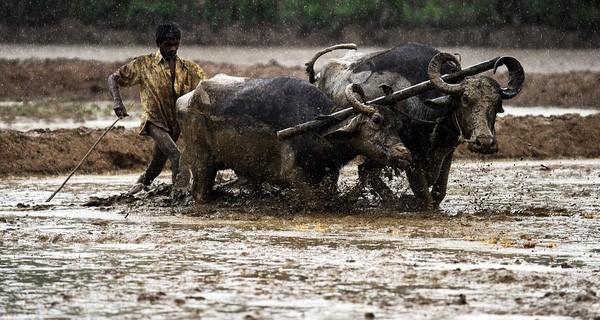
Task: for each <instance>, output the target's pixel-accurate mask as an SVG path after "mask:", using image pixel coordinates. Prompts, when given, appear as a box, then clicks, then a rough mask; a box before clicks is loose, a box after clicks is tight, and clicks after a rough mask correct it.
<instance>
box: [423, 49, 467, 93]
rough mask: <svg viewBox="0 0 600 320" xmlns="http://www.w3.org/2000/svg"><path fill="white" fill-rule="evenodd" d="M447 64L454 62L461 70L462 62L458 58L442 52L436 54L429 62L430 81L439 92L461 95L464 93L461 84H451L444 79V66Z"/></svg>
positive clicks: (428, 73)
mask: <svg viewBox="0 0 600 320" xmlns="http://www.w3.org/2000/svg"><path fill="white" fill-rule="evenodd" d="M446 62H453V63H454V64H455V65H456V68H457V69H458V70H460V61H459V60H458V58H457V57H456V56H455V55H453V54H451V53H448V52H440V53H438V54H436V55H435V56H434V57H433V58H432V59H431V61H430V62H429V67H427V75H428V76H429V80H430V81H431V83H432V84H433V86H434V87H436V88H437V89H438V90H440V91H442V92H443V93H447V94H450V95H455V94H460V93H462V91H463V88H462V86H461V84H460V83H459V84H450V83H447V82H445V81H444V80H443V79H442V66H444V63H446Z"/></svg>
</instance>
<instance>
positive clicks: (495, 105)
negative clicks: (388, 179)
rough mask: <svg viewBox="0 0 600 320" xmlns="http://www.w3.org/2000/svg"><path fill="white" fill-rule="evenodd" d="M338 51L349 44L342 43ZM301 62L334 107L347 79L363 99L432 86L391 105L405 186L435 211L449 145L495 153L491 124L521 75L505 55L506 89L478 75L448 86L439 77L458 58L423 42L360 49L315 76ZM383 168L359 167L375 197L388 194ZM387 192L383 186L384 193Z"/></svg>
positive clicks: (424, 206) (445, 176)
mask: <svg viewBox="0 0 600 320" xmlns="http://www.w3.org/2000/svg"><path fill="white" fill-rule="evenodd" d="M337 48H352V46H348V45H341V46H337V47H332V48H329V49H327V50H324V51H323V52H328V51H331V50H333V49H337ZM319 55H321V53H319V54H317V55H316V56H315V57H314V58H313V59H312V60H311V61H310V62H309V63H307V73H308V74H309V79H310V81H311V82H312V83H315V85H316V86H317V87H318V88H319V89H320V90H322V91H323V92H324V93H325V94H327V95H328V96H329V97H331V98H332V99H333V101H334V102H335V103H337V104H339V105H342V106H346V105H347V104H348V102H347V101H346V100H345V99H344V98H343V96H342V94H343V90H342V88H344V87H345V86H347V85H348V84H351V83H353V84H357V85H360V86H361V87H362V88H363V89H364V92H365V95H366V98H367V99H373V98H376V97H379V96H382V95H383V94H389V93H390V92H392V91H396V90H399V89H403V88H406V87H409V86H411V85H414V84H418V83H421V82H423V81H427V80H431V81H432V83H433V85H434V87H435V89H436V90H430V91H427V92H424V93H421V94H419V95H417V96H413V97H411V98H408V99H406V100H402V101H400V102H398V103H396V105H395V106H394V108H396V109H397V110H398V111H400V112H402V113H403V114H404V115H405V117H404V118H403V119H402V123H401V124H399V125H398V126H397V127H398V130H399V131H400V132H401V136H402V141H403V142H404V144H405V145H406V147H407V148H408V149H409V150H410V152H411V155H412V158H413V163H412V164H411V166H410V167H409V169H408V170H406V175H407V178H408V181H409V184H410V187H411V189H412V191H413V193H414V195H415V197H416V200H417V201H416V202H417V206H418V208H420V209H431V208H437V207H438V206H439V204H440V202H441V201H442V200H443V199H444V197H445V196H446V188H447V183H448V173H449V171H450V166H451V163H452V156H453V153H454V150H455V149H456V148H457V147H458V145H459V144H461V143H468V149H469V150H470V151H472V152H477V153H484V154H485V153H493V152H496V151H497V150H498V144H497V139H496V132H495V130H494V124H495V121H496V114H497V113H499V112H503V108H502V101H503V100H507V99H511V98H513V97H515V96H516V95H517V94H518V93H519V91H520V90H521V88H522V86H523V82H524V79H525V76H524V71H523V68H522V66H521V64H520V63H519V62H518V61H517V60H516V59H514V58H511V57H503V58H500V59H498V60H497V61H496V65H495V66H494V72H495V71H496V68H498V67H500V66H502V65H505V66H506V67H507V69H508V72H509V82H508V86H507V87H505V88H503V87H501V86H500V85H499V84H498V82H497V81H496V80H494V79H492V78H490V77H487V76H483V75H475V76H469V77H467V78H465V79H463V80H462V81H460V82H459V83H446V82H444V80H443V79H442V75H443V74H446V73H449V72H451V71H452V70H453V69H454V70H457V69H460V63H459V61H458V59H457V58H456V56H454V55H452V54H449V53H441V52H440V51H438V50H436V49H434V48H431V47H428V46H425V45H421V44H415V43H409V44H406V45H402V46H398V47H395V48H393V49H390V50H387V51H382V52H375V53H371V54H363V53H360V52H357V51H355V50H352V51H350V52H349V53H348V54H347V55H346V56H344V57H342V58H339V59H330V60H328V61H327V63H326V64H325V65H324V66H323V67H322V69H321V71H320V72H319V74H318V75H315V71H314V67H313V65H314V63H315V61H316V60H317V59H318V57H319ZM380 172H381V167H380V166H378V165H376V164H372V163H365V165H363V166H362V167H361V168H360V170H359V174H360V175H361V179H360V180H361V182H362V183H371V184H372V185H373V186H374V187H376V188H378V189H379V190H377V192H378V193H380V194H388V195H389V194H390V193H391V191H389V188H387V186H386V185H385V184H384V183H383V181H382V180H381V178H380ZM386 189H387V190H386Z"/></svg>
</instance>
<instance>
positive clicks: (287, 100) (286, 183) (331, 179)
mask: <svg viewBox="0 0 600 320" xmlns="http://www.w3.org/2000/svg"><path fill="white" fill-rule="evenodd" d="M352 89H355V88H354V87H352V86H350V87H348V88H347V90H345V91H347V96H348V99H350V100H351V101H352V103H351V104H352V105H354V106H355V107H356V108H357V110H359V112H360V113H359V114H358V115H357V116H355V117H352V118H351V119H347V120H346V121H343V122H342V123H338V124H336V125H334V126H333V127H330V128H327V129H324V130H321V131H318V132H313V133H310V134H306V135H302V136H298V137H295V138H292V139H288V140H284V141H282V140H280V139H278V138H277V135H276V132H277V131H278V130H281V129H284V128H287V127H290V126H293V125H296V124H298V123H301V122H306V121H309V120H313V119H314V118H316V117H319V116H322V115H327V114H330V113H331V112H334V111H336V110H339V109H340V108H339V107H338V106H337V105H336V104H334V103H333V101H331V99H329V98H328V97H327V96H326V95H325V94H323V93H322V92H321V91H320V90H318V89H317V88H315V87H314V86H313V85H311V84H309V83H308V82H306V81H302V80H300V79H295V78H289V77H277V78H272V79H249V78H238V77H230V76H226V75H218V76H215V77H214V78H212V79H209V80H206V81H202V82H201V83H200V84H199V85H198V87H197V88H196V89H195V90H194V91H192V92H190V93H188V94H187V95H185V96H182V97H181V98H179V99H178V101H177V111H178V114H179V120H180V123H181V127H182V135H183V137H184V140H185V144H186V149H185V151H184V152H185V153H186V156H187V157H188V161H189V163H190V169H191V171H192V176H193V183H192V195H193V197H194V199H195V200H196V202H198V203H203V202H207V201H210V200H211V198H212V194H211V193H212V191H213V190H212V189H213V186H214V180H215V176H216V174H217V171H218V170H222V169H232V170H233V171H234V172H235V173H236V174H237V175H239V176H243V177H244V178H246V179H248V180H249V181H251V182H258V183H261V182H270V183H273V184H277V185H280V186H283V187H289V188H295V189H297V190H298V193H299V195H300V197H310V195H311V194H313V193H315V191H316V190H315V189H316V188H320V189H323V188H324V189H325V190H332V189H335V188H336V186H337V185H336V182H337V178H338V175H339V171H340V168H341V167H342V166H343V165H345V164H346V163H347V162H348V161H349V160H351V159H353V158H355V157H356V156H357V155H359V154H362V155H365V156H366V157H369V158H370V159H372V160H373V161H374V162H375V163H379V164H382V165H393V166H401V167H405V166H407V165H408V160H409V159H410V153H409V152H408V150H407V149H406V148H405V147H404V145H403V144H402V142H401V139H400V136H399V134H398V132H397V130H395V128H394V124H395V123H396V122H397V121H399V120H398V119H396V118H397V117H398V114H397V113H396V112H395V110H393V109H391V108H377V109H375V108H372V107H368V106H365V105H364V104H362V103H361V101H360V100H359V99H360V96H358V95H357V93H355V92H354V90H352ZM356 91H358V93H360V90H356ZM334 192H336V191H335V190H334Z"/></svg>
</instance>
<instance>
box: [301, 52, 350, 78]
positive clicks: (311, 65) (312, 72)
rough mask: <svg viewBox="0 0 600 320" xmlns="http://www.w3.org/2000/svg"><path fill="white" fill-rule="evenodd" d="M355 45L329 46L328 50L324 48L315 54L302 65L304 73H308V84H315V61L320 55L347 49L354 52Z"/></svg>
mask: <svg viewBox="0 0 600 320" xmlns="http://www.w3.org/2000/svg"><path fill="white" fill-rule="evenodd" d="M356 48H357V47H356V45H355V44H354V43H342V44H336V45H335V46H331V47H328V48H325V49H323V50H321V51H319V52H317V53H316V54H315V55H314V56H313V57H312V59H310V61H308V62H307V63H305V64H304V65H305V66H306V73H308V82H310V83H315V69H314V68H315V62H317V59H319V58H320V57H321V56H322V55H324V54H326V53H329V52H331V51H334V50H339V49H348V50H356Z"/></svg>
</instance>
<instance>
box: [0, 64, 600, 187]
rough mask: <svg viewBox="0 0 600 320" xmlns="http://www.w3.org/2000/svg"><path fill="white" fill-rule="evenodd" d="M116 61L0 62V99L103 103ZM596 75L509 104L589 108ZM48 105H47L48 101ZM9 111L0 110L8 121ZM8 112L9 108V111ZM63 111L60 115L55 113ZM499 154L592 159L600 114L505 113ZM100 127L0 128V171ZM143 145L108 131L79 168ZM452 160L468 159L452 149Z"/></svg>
mask: <svg viewBox="0 0 600 320" xmlns="http://www.w3.org/2000/svg"><path fill="white" fill-rule="evenodd" d="M200 63H201V65H202V66H203V67H204V68H205V70H206V72H207V73H208V74H209V75H211V76H212V75H215V74H217V73H220V72H222V73H227V74H231V75H239V76H247V77H273V76H278V75H291V76H294V77H298V78H302V79H305V74H304V72H303V70H302V69H301V68H286V67H283V66H280V65H278V64H276V63H273V64H268V65H254V66H241V65H233V64H215V63H205V62H202V61H200ZM121 64H122V63H121V62H119V63H106V62H99V61H82V60H33V59H30V60H22V61H9V60H0V72H2V74H4V75H5V76H4V77H1V78H0V88H1V90H0V101H2V100H3V101H32V100H40V99H51V100H53V101H55V102H54V104H60V103H62V102H64V101H82V102H84V101H97V100H109V96H108V93H107V90H106V77H107V75H108V74H110V73H111V72H112V71H113V70H115V69H116V68H117V67H118V66H119V65H121ZM598 83H600V73H595V72H570V73H560V74H527V78H526V83H525V87H524V89H523V91H522V92H521V94H520V95H519V96H517V98H515V99H513V100H511V101H510V103H511V105H527V106H565V107H581V106H586V107H594V108H599V109H600V90H596V88H595V86H596V85H597V84H598ZM122 93H123V96H124V98H125V99H128V100H129V99H132V100H133V99H138V97H137V95H138V93H137V90H135V89H125V90H123V92H122ZM49 107H52V103H50V104H49ZM10 108H18V107H3V108H2V109H0V111H1V112H2V114H0V115H1V116H3V117H8V118H10V113H11V112H12V111H11V109H10ZM13 111H14V110H13ZM63 116H64V115H63ZM497 129H498V135H499V139H500V146H501V147H500V152H499V153H498V154H496V155H492V156H489V157H491V158H517V159H518V158H533V159H545V158H595V157H600V145H598V144H597V143H595V142H594V141H595V140H594V139H593V138H592V137H598V136H600V115H595V116H589V117H580V116H560V117H550V118H543V117H506V118H500V119H499V121H498V127H497ZM100 134H101V131H100V130H92V129H75V130H56V131H50V130H34V131H30V132H25V133H23V132H17V131H11V130H2V131H0V158H1V159H2V160H3V161H2V162H0V176H7V175H28V174H57V173H65V172H69V171H70V170H71V169H72V168H74V167H75V166H76V165H77V164H78V163H79V160H80V159H81V158H82V157H83V155H85V153H86V151H87V150H88V149H89V148H90V146H91V145H93V143H94V141H95V140H96V139H97V137H98V136H100ZM150 149H151V141H150V139H146V138H142V137H139V136H138V135H137V132H136V130H126V129H123V128H119V129H115V130H113V131H112V132H110V133H109V134H108V135H107V137H106V138H105V140H104V141H103V142H102V143H101V144H100V145H99V146H98V148H97V150H96V151H95V152H94V153H92V155H91V156H90V159H89V160H88V162H87V163H86V164H85V165H84V166H83V167H82V169H81V171H82V172H107V171H114V170H140V169H142V168H143V167H144V166H145V163H147V160H148V157H149V153H150V152H149V150H150ZM457 156H458V157H459V158H471V157H476V155H473V154H471V153H469V152H468V151H465V149H464V148H462V147H461V148H460V149H459V150H458V153H457Z"/></svg>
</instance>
